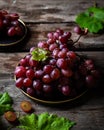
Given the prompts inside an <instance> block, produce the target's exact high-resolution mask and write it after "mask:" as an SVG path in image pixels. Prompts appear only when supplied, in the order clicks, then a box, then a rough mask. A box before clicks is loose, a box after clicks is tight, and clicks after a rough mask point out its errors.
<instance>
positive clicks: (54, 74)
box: [50, 68, 60, 80]
mask: <svg viewBox="0 0 104 130" xmlns="http://www.w3.org/2000/svg"><path fill="white" fill-rule="evenodd" d="M50 76H51V78H52V80H56V79H58V78H59V77H60V70H59V69H58V68H54V69H53V71H52V72H51V74H50Z"/></svg>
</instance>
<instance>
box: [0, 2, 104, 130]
mask: <svg viewBox="0 0 104 130" xmlns="http://www.w3.org/2000/svg"><path fill="white" fill-rule="evenodd" d="M96 3H97V5H98V6H101V7H104V0H96ZM94 4H95V1H94V0H86V1H85V0H17V1H16V3H15V2H14V3H12V0H0V9H7V10H8V11H10V12H17V13H19V15H20V18H21V19H22V20H23V21H24V22H25V24H26V26H27V27H28V28H29V33H31V35H28V36H27V37H28V39H26V41H25V45H24V46H23V47H22V48H21V47H20V48H18V49H17V50H16V51H15V52H12V50H11V52H10V51H9V52H6V51H3V50H2V49H1V50H0V92H5V91H8V92H9V94H10V95H11V97H12V98H13V100H14V105H13V106H14V109H15V110H16V111H19V112H20V114H21V115H22V114H25V113H24V112H22V111H21V109H20V102H21V101H23V100H29V101H30V102H31V103H32V105H33V108H34V112H35V113H37V114H38V113H42V112H46V111H47V112H49V113H54V114H58V115H59V116H64V117H67V118H69V119H71V120H73V121H75V122H76V123H77V124H76V125H75V126H74V127H73V128H72V130H76V129H77V130H104V85H103V84H102V85H99V87H98V88H96V89H94V90H93V91H91V92H90V93H89V95H87V97H89V99H88V100H86V101H85V102H83V103H82V104H78V105H75V104H74V105H72V106H70V104H68V105H67V106H62V107H50V106H45V105H41V104H38V103H36V102H34V101H32V100H30V99H28V98H27V97H26V96H24V95H23V94H22V93H21V92H20V91H19V90H18V89H17V88H16V87H15V81H14V77H13V73H14V69H15V66H16V65H17V64H18V61H19V60H20V59H21V58H22V57H24V56H25V55H26V54H27V53H28V51H29V49H30V48H31V47H32V46H36V45H37V43H38V42H39V41H42V40H46V39H47V33H48V32H50V31H55V30H56V29H57V28H61V29H63V30H65V31H72V33H73V35H72V37H73V39H76V38H77V35H76V34H75V33H74V32H73V27H74V26H75V25H76V23H75V18H76V15H77V14H78V13H80V12H82V11H84V10H85V9H87V8H88V7H90V6H93V5H94ZM79 43H80V46H76V51H77V52H78V53H80V54H83V55H86V56H88V57H89V58H92V59H94V60H95V63H96V64H97V65H98V66H99V67H100V68H101V69H102V71H104V34H90V33H88V35H87V36H84V37H82V38H81V39H80V41H79ZM7 51H8V48H7ZM2 122H3V126H0V130H7V126H8V125H10V124H9V123H8V122H7V121H6V120H5V119H4V118H3V117H2ZM13 130H17V129H15V128H13Z"/></svg>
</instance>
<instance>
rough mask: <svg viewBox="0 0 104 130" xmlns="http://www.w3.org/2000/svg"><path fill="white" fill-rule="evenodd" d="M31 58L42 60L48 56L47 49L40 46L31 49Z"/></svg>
mask: <svg viewBox="0 0 104 130" xmlns="http://www.w3.org/2000/svg"><path fill="white" fill-rule="evenodd" d="M31 54H32V59H33V60H36V61H44V60H46V59H47V58H48V56H49V51H47V50H44V49H42V48H35V49H34V50H33V51H32V53H31Z"/></svg>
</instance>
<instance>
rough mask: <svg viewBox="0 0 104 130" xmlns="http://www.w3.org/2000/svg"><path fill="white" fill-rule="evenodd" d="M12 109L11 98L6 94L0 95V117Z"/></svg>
mask: <svg viewBox="0 0 104 130" xmlns="http://www.w3.org/2000/svg"><path fill="white" fill-rule="evenodd" d="M9 110H13V109H12V98H11V97H10V96H9V94H8V93H7V92H5V93H3V94H0V115H3V114H4V112H6V111H9Z"/></svg>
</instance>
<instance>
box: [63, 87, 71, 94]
mask: <svg viewBox="0 0 104 130" xmlns="http://www.w3.org/2000/svg"><path fill="white" fill-rule="evenodd" d="M70 93H71V88H70V87H69V86H68V85H66V86H62V94H63V95H65V96H70Z"/></svg>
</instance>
